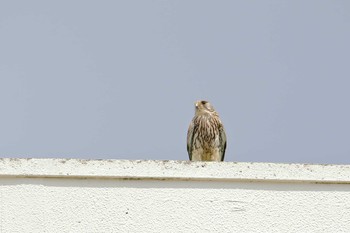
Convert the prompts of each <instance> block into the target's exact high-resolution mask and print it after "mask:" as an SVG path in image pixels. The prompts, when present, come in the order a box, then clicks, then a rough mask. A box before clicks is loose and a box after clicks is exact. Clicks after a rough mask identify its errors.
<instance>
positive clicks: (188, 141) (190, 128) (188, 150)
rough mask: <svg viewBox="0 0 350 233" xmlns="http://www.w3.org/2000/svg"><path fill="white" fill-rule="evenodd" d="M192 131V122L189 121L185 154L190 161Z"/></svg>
mask: <svg viewBox="0 0 350 233" xmlns="http://www.w3.org/2000/svg"><path fill="white" fill-rule="evenodd" d="M193 130H194V123H193V121H191V124H190V126H189V127H188V131H187V152H188V156H189V158H190V160H192V141H193Z"/></svg>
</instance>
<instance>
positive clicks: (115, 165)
mask: <svg viewBox="0 0 350 233" xmlns="http://www.w3.org/2000/svg"><path fill="white" fill-rule="evenodd" d="M1 177H25V178H34V177H40V178H73V179H74V178H92V179H93V178H95V179H135V180H140V179H154V180H222V181H253V182H254V181H256V182H261V181H263V182H305V183H310V182H311V183H334V184H350V165H334V164H332V165H331V164H296V163H292V164H285V163H249V162H190V161H180V160H113V159H107V160H88V159H52V158H45V159H37V158H35V159H30V158H28V159H24V158H0V179H1Z"/></svg>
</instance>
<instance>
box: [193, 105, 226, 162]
mask: <svg viewBox="0 0 350 233" xmlns="http://www.w3.org/2000/svg"><path fill="white" fill-rule="evenodd" d="M225 150H226V134H225V129H224V126H223V124H222V122H221V120H220V118H219V115H218V113H217V112H216V111H215V110H214V108H213V106H212V105H211V104H210V103H209V102H208V101H205V100H201V101H197V102H196V103H195V115H194V117H193V119H192V121H191V124H190V127H189V128H188V132H187V152H188V155H189V157H190V160H191V161H224V156H225Z"/></svg>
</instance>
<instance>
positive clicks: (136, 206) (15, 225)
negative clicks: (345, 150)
mask: <svg viewBox="0 0 350 233" xmlns="http://www.w3.org/2000/svg"><path fill="white" fill-rule="evenodd" d="M0 232H1V233H7V232H11V233H12V232H13V233H15V232H21V233H22V232H191V233H192V232H350V166H349V165H303V164H267V163H231V162H221V163H214V162H209V163H203V162H193V163H190V162H186V161H126V160H124V161H123V160H73V159H71V160H65V159H0Z"/></svg>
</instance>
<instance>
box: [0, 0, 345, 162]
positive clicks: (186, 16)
mask: <svg viewBox="0 0 350 233" xmlns="http://www.w3.org/2000/svg"><path fill="white" fill-rule="evenodd" d="M200 99H205V100H208V101H210V102H211V103H212V104H213V106H214V107H215V108H216V110H217V111H218V112H219V114H220V117H221V119H222V121H223V123H224V125H225V128H226V134H227V137H228V147H227V151H226V156H225V159H226V161H240V162H242V161H247V162H284V163H290V162H294V163H295V162H297V163H336V164H339V163H346V164H349V163H350V107H349V106H350V104H349V102H350V1H347V0H344V1H339V0H338V1H328V0H327V1H322V0H308V1H304V0H297V1H280V0H276V1H260V0H255V1H254V0H252V1H246V0H240V1H238V0H237V1H231V0H230V1H203V0H197V1H193V0H189V1H164V0H162V1H160V0H158V1H156V0H152V1H151V0H148V1H145V0H134V1H130V0H125V1H112V0H110V1H106V0H105V1H86V0H74V1H44V0H43V1H37V0H33V1H24V0H22V1H10V0H8V1H1V2H0V107H1V110H0V156H1V157H18V158H23V157H30V158H33V157H36V158H43V157H45V158H48V157H49V158H89V159H104V158H108V159H160V160H169V159H171V160H188V155H187V151H186V134H187V128H188V125H189V123H190V121H191V119H192V117H193V115H194V102H195V101H196V100H200Z"/></svg>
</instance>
